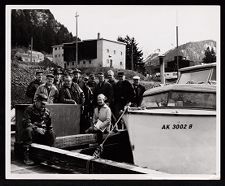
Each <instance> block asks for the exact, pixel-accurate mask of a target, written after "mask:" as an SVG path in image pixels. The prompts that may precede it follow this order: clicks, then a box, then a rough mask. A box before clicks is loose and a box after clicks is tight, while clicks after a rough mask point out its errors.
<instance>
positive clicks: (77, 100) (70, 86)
mask: <svg viewBox="0 0 225 186" xmlns="http://www.w3.org/2000/svg"><path fill="white" fill-rule="evenodd" d="M84 101H85V97H84V92H83V90H82V89H81V88H80V87H79V86H78V85H77V84H76V83H74V82H72V78H71V77H70V76H69V75H66V76H65V77H64V85H63V86H62V88H61V90H60V91H59V102H60V103H65V104H81V105H83V104H84Z"/></svg>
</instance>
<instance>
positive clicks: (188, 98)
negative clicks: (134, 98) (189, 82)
mask: <svg viewBox="0 0 225 186" xmlns="http://www.w3.org/2000/svg"><path fill="white" fill-rule="evenodd" d="M141 106H142V107H146V108H158V107H176V108H181V107H182V108H204V109H216V94H215V93H205V92H174V91H172V92H169V93H168V92H167V93H161V94H157V95H151V96H145V97H144V98H143V101H142V105H141Z"/></svg>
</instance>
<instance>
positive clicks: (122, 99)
mask: <svg viewBox="0 0 225 186" xmlns="http://www.w3.org/2000/svg"><path fill="white" fill-rule="evenodd" d="M134 95H135V93H134V89H133V87H132V84H131V83H130V82H129V81H128V80H126V79H125V75H124V72H118V82H117V83H116V85H115V104H114V106H115V116H116V118H118V117H119V116H120V110H123V109H124V106H125V105H127V104H128V103H130V102H131V101H132V99H133V97H134Z"/></svg>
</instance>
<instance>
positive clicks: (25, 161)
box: [23, 158, 34, 166]
mask: <svg viewBox="0 0 225 186" xmlns="http://www.w3.org/2000/svg"><path fill="white" fill-rule="evenodd" d="M23 162H24V163H25V164H26V165H28V166H31V165H34V161H33V160H31V159H29V158H28V159H24V160H23Z"/></svg>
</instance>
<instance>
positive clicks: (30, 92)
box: [26, 79, 43, 100]
mask: <svg viewBox="0 0 225 186" xmlns="http://www.w3.org/2000/svg"><path fill="white" fill-rule="evenodd" d="M41 84H43V82H42V81H41V82H40V81H38V80H37V79H35V80H34V81H32V82H31V83H30V84H29V85H28V87H27V91H26V95H27V97H29V98H31V99H32V100H33V99H34V94H35V92H36V90H37V88H38V87H39V86H40V85H41Z"/></svg>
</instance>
